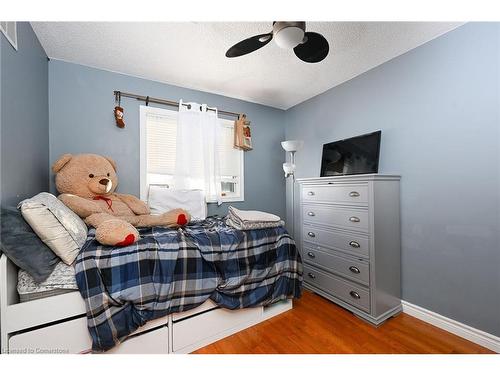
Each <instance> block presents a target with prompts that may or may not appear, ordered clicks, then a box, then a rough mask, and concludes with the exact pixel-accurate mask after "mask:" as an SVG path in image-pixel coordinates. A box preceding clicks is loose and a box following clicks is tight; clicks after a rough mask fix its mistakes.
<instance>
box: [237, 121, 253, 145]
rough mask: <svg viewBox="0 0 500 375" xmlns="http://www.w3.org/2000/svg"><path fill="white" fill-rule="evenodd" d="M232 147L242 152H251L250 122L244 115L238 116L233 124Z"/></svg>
mask: <svg viewBox="0 0 500 375" xmlns="http://www.w3.org/2000/svg"><path fill="white" fill-rule="evenodd" d="M234 147H236V148H237V149H240V150H243V151H250V150H252V135H251V132H250V121H249V120H248V119H247V116H246V115H245V114H241V115H239V116H238V120H236V121H235V122H234Z"/></svg>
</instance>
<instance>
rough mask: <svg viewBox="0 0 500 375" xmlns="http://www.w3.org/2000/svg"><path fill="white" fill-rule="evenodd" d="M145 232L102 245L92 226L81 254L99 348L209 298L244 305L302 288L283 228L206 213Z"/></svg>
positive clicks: (81, 280) (79, 265)
mask: <svg viewBox="0 0 500 375" xmlns="http://www.w3.org/2000/svg"><path fill="white" fill-rule="evenodd" d="M139 232H140V234H141V239H140V240H139V241H138V242H137V243H135V244H133V245H131V246H127V247H110V246H102V245H100V244H99V243H98V242H97V241H96V240H95V230H94V229H91V230H90V231H89V235H88V239H87V242H86V244H85V245H84V247H83V249H82V251H81V252H80V254H79V255H78V257H77V259H76V263H75V269H76V281H77V284H78V288H79V289H80V293H81V295H82V297H83V299H84V300H85V305H86V308H87V318H88V327H89V331H90V335H91V337H92V342H93V346H92V348H93V350H94V351H105V350H108V349H110V348H112V347H113V346H115V345H116V344H118V343H119V342H121V341H123V340H124V339H125V338H126V337H127V336H128V335H129V334H131V333H132V332H134V331H135V330H136V329H137V328H138V327H140V326H142V325H144V324H145V323H146V322H147V321H149V320H152V319H156V318H159V317H162V316H165V315H168V314H170V313H174V312H180V311H186V310H189V309H192V308H195V307H197V306H198V305H200V304H202V303H203V302H205V301H206V300H207V299H208V298H210V299H211V300H212V301H214V302H215V303H216V304H218V305H219V306H221V307H225V308H228V309H240V308H245V307H250V306H259V305H268V304H270V303H273V302H276V301H279V300H282V299H287V298H298V297H300V295H301V290H302V262H301V259H300V255H299V253H298V251H297V249H296V247H295V243H294V241H293V240H292V238H291V237H290V236H289V234H288V233H287V231H286V230H285V229H284V228H282V227H279V228H269V229H258V230H250V231H240V230H236V229H234V228H232V227H229V226H227V225H226V224H224V222H223V220H221V219H216V218H208V219H207V220H205V221H201V222H195V223H191V224H189V225H188V226H186V227H185V228H182V229H178V230H174V229H168V228H162V227H153V228H141V229H140V230H139Z"/></svg>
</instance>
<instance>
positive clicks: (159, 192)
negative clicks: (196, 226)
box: [148, 185, 207, 220]
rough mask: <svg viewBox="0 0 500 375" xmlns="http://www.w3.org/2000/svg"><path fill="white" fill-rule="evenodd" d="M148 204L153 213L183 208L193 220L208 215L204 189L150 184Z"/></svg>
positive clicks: (201, 218)
mask: <svg viewBox="0 0 500 375" xmlns="http://www.w3.org/2000/svg"><path fill="white" fill-rule="evenodd" d="M148 204H149V208H150V209H151V213H152V214H161V213H163V212H166V211H170V210H173V209H175V208H182V209H184V210H186V211H187V212H188V213H189V214H190V215H191V219H192V220H203V219H205V218H206V217H207V203H206V202H205V194H204V193H203V191H202V190H175V189H170V188H169V187H168V186H164V185H149V195H148Z"/></svg>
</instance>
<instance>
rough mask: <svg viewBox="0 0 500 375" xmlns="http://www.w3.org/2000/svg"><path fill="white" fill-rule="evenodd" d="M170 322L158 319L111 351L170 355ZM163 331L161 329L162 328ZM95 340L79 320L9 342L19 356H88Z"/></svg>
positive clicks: (14, 338)
mask: <svg viewBox="0 0 500 375" xmlns="http://www.w3.org/2000/svg"><path fill="white" fill-rule="evenodd" d="M167 322H168V318H167V317H164V318H159V319H155V320H153V321H151V322H148V323H147V324H145V325H143V326H142V327H140V328H138V329H137V330H136V331H134V333H132V335H131V336H130V337H129V338H128V339H127V340H126V341H124V342H122V343H121V344H119V345H117V346H115V347H114V348H113V349H111V350H109V351H107V352H106V353H110V354H125V353H164V354H167V353H168V327H167V326H166V324H167ZM158 327H161V328H158ZM91 348H92V340H91V338H90V334H89V331H88V328H87V318H86V317H83V318H78V319H73V320H69V321H67V322H63V323H58V324H53V325H50V326H48V327H43V328H39V329H34V330H32V331H28V332H24V333H19V334H15V335H13V336H12V337H11V338H10V339H9V352H10V353H14V354H16V353H19V354H30V353H33V354H37V353H39V354H43V353H53V354H57V353H67V354H77V353H88V352H90V351H91Z"/></svg>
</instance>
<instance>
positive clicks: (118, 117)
mask: <svg viewBox="0 0 500 375" xmlns="http://www.w3.org/2000/svg"><path fill="white" fill-rule="evenodd" d="M121 101H122V95H121V93H120V92H119V91H117V92H115V110H114V114H115V121H116V126H118V127H119V128H122V129H123V128H124V127H125V121H123V108H122V106H121Z"/></svg>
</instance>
